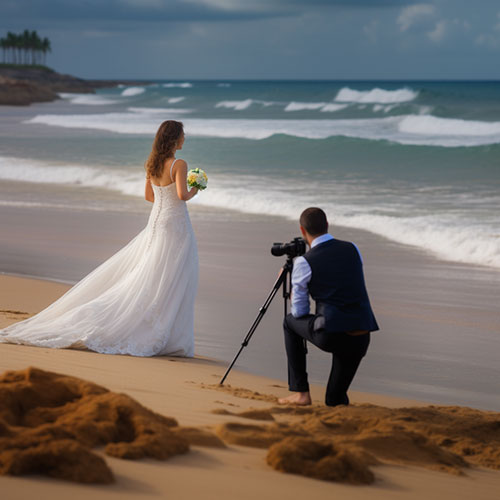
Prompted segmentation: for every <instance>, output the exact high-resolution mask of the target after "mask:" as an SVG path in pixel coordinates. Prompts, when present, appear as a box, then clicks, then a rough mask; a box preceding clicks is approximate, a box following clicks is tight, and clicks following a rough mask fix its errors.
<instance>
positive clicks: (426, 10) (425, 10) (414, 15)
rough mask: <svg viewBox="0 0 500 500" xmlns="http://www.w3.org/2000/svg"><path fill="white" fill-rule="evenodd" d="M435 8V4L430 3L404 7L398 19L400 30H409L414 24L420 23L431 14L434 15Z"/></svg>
mask: <svg viewBox="0 0 500 500" xmlns="http://www.w3.org/2000/svg"><path fill="white" fill-rule="evenodd" d="M435 10H436V9H435V7H434V5H431V4H428V3H417V4H414V5H409V6H408V7H404V8H403V9H402V10H401V13H400V15H399V17H398V19H397V21H396V22H397V24H398V25H399V29H400V31H407V30H408V29H409V28H411V26H413V25H414V24H418V23H420V22H421V21H422V20H424V19H426V18H428V17H429V16H433V15H434V13H435Z"/></svg>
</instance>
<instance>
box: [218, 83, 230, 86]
mask: <svg viewBox="0 0 500 500" xmlns="http://www.w3.org/2000/svg"><path fill="white" fill-rule="evenodd" d="M217 87H231V84H230V83H218V84H217Z"/></svg>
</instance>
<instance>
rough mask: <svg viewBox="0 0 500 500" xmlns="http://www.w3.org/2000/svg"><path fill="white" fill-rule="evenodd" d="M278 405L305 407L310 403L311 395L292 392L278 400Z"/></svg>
mask: <svg viewBox="0 0 500 500" xmlns="http://www.w3.org/2000/svg"><path fill="white" fill-rule="evenodd" d="M278 403H279V404H280V405H297V406H307V405H310V404H311V403H312V401H311V394H309V392H294V393H293V394H291V395H290V396H288V397H286V398H279V399H278Z"/></svg>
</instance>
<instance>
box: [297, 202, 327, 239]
mask: <svg viewBox="0 0 500 500" xmlns="http://www.w3.org/2000/svg"><path fill="white" fill-rule="evenodd" d="M300 225H301V226H302V227H303V228H304V229H305V230H306V231H307V232H308V233H309V234H310V235H311V236H320V235H322V234H325V233H326V232H328V221H327V220H326V214H325V212H323V210H321V208H317V207H309V208H306V209H305V210H304V211H303V212H302V214H301V215H300Z"/></svg>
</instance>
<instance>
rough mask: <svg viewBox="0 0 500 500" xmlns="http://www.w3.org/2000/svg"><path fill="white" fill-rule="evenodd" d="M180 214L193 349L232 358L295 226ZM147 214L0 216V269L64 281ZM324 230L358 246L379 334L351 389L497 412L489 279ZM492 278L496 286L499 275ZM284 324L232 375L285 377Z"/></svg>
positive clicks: (487, 274) (127, 235)
mask: <svg viewBox="0 0 500 500" xmlns="http://www.w3.org/2000/svg"><path fill="white" fill-rule="evenodd" d="M190 212H191V219H192V221H193V225H194V227H195V232H196V234H197V239H198V244H199V255H200V286H199V290H198V298H197V302H196V311H195V337H196V338H197V352H199V353H201V354H203V355H204V356H208V357H212V358H217V359H220V360H223V361H230V360H231V359H232V358H233V356H234V354H235V352H236V351H237V349H238V347H239V345H240V343H241V340H242V339H243V337H244V335H245V333H246V331H247V330H248V328H249V327H250V325H251V324H252V322H253V320H254V319H255V316H256V315H257V312H258V308H259V307H260V306H261V304H262V302H263V301H264V299H265V297H266V296H267V293H268V292H269V290H270V288H271V287H272V284H273V283H274V278H275V276H276V274H277V272H278V270H279V268H280V266H281V265H282V262H281V260H280V259H276V258H275V257H271V256H270V254H269V249H270V246H271V244H272V242H273V241H289V240H290V239H291V238H293V237H294V236H295V235H296V233H297V225H296V223H294V222H291V221H287V220H285V219H282V218H279V217H275V216H266V217H264V216H255V215H249V214H241V213H237V212H229V211H224V210H220V209H206V208H205V207H197V206H191V207H190ZM148 213H149V212H143V213H125V214H120V213H99V214H97V213H88V212H79V211H76V210H74V211H70V210H66V211H61V210H59V209H52V210H51V209H43V210H33V209H28V208H25V209H21V208H19V207H5V208H4V209H3V210H2V213H0V228H5V231H7V232H6V234H9V238H8V240H7V241H6V246H5V249H4V253H3V255H2V256H0V269H1V271H2V272H3V273H14V274H22V275H26V274H30V275H32V276H33V275H35V273H38V277H40V274H42V273H43V274H45V275H46V276H47V275H50V276H52V277H54V278H55V279H56V280H59V281H66V282H70V284H72V283H74V282H76V281H78V280H79V279H81V278H82V277H83V276H85V275H86V274H87V273H88V272H90V271H91V270H92V269H93V268H95V267H96V266H97V265H99V264H100V263H101V262H103V261H104V260H105V259H106V258H107V257H109V256H110V255H112V254H113V253H114V252H115V251H116V250H117V249H119V248H121V247H122V246H123V244H125V243H126V242H127V241H129V240H130V239H131V237H133V236H135V235H136V234H137V233H138V232H139V231H140V230H141V229H143V227H144V226H145V224H146V221H147V217H148ZM332 233H333V234H334V236H336V237H338V238H340V239H348V240H351V241H355V242H356V243H357V244H358V246H360V248H361V251H362V254H363V257H364V260H365V274H366V278H367V285H368V290H369V293H370V297H371V300H372V304H373V306H374V310H375V315H376V317H377V319H378V320H379V324H381V327H382V330H381V332H377V334H373V336H372V344H371V346H370V349H369V352H368V355H367V357H366V358H365V359H364V360H363V362H362V365H361V367H360V371H359V373H358V375H357V376H356V378H355V380H354V383H353V390H354V391H360V392H366V393H373V394H378V393H383V394H387V395H390V396H394V397H403V398H405V399H409V400H420V401H428V402H431V403H437V404H461V405H465V406H471V407H476V408H484V409H492V410H495V409H496V410H499V409H500V400H499V398H498V395H497V393H496V388H495V387H496V386H495V383H494V380H495V379H496V377H497V372H498V369H497V368H496V362H495V361H494V355H493V353H494V352H495V347H494V346H495V345H496V344H495V343H496V342H497V340H496V336H497V332H498V329H499V326H500V317H499V313H498V310H497V308H496V305H495V290H496V285H495V283H496V282H495V280H494V278H493V277H494V276H495V273H491V270H490V269H480V268H479V267H475V266H469V265H466V264H453V263H447V262H443V261H439V260H437V259H435V258H433V257H431V256H429V255H425V254H424V253H423V252H418V251H411V249H408V248H406V247H405V246H402V245H399V244H396V243H393V242H390V241H387V240H386V239H384V238H383V237H379V236H377V235H374V234H372V233H368V232H365V231H361V230H354V229H353V230H349V229H348V228H340V227H335V226H332ZM47 236H49V239H47ZM497 279H498V281H499V283H500V273H499V275H498V277H497ZM282 316H283V312H282V302H281V300H280V298H279V297H278V298H276V299H275V301H274V302H273V303H272V304H271V307H270V308H269V310H268V312H267V313H266V316H265V317H264V318H263V320H262V323H261V324H260V325H259V328H258V329H257V331H256V334H255V336H254V338H253V339H252V342H251V343H250V344H249V346H247V347H246V348H245V350H244V353H243V354H242V356H241V357H240V359H239V360H238V363H237V368H241V369H243V370H246V371H248V372H250V373H255V372H260V373H263V374H265V375H266V376H271V377H273V378H280V379H282V380H283V379H284V378H285V377H286V369H285V367H286V359H285V355H284V348H283V345H282V339H281V335H282V334H281V328H280V325H281V321H282ZM309 366H310V368H309V375H310V379H311V381H312V382H314V383H320V384H324V383H325V382H326V379H327V374H328V371H329V366H330V360H329V357H328V356H327V355H326V353H322V352H321V351H319V350H317V349H310V355H309ZM483 380H484V383H483Z"/></svg>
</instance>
